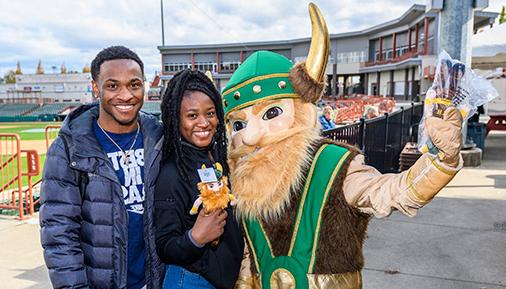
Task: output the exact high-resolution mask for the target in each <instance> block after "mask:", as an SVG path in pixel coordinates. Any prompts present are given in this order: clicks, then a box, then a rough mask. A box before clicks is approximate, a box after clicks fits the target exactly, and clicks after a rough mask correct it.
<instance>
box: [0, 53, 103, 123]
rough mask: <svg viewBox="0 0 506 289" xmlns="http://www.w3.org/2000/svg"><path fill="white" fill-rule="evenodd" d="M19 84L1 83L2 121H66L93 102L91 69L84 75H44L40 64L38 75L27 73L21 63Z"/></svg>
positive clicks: (0, 109)
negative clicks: (23, 70) (84, 104)
mask: <svg viewBox="0 0 506 289" xmlns="http://www.w3.org/2000/svg"><path fill="white" fill-rule="evenodd" d="M15 80H16V81H15V83H2V84H0V121H35V120H49V121H52V120H62V119H63V117H64V116H65V115H66V114H68V113H69V112H70V111H72V110H73V109H74V108H75V107H77V106H79V105H80V104H82V103H86V102H90V101H92V99H93V95H92V90H91V74H90V68H89V67H88V66H86V67H84V68H83V73H77V72H67V69H66V68H65V65H62V67H61V69H60V73H49V74H45V73H44V68H43V66H42V64H41V62H39V65H38V66H37V69H36V72H35V73H34V74H23V73H22V71H21V67H20V65H19V62H18V67H17V69H16V71H15Z"/></svg>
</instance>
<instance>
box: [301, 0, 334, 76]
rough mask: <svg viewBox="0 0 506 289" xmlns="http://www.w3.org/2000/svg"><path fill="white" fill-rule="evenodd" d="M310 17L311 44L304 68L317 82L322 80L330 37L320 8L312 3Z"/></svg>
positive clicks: (310, 4)
mask: <svg viewBox="0 0 506 289" xmlns="http://www.w3.org/2000/svg"><path fill="white" fill-rule="evenodd" d="M309 16H310V17H311V28H312V29H311V46H310V47H309V53H308V55H307V59H306V70H307V73H308V74H309V75H310V76H311V78H312V79H313V80H315V81H317V82H318V83H320V82H322V81H323V75H324V74H325V68H326V67H327V62H328V58H329V51H330V39H329V31H328V30H327V24H326V23H325V19H324V18H323V15H322V13H321V12H320V9H318V6H316V5H315V4H314V3H309Z"/></svg>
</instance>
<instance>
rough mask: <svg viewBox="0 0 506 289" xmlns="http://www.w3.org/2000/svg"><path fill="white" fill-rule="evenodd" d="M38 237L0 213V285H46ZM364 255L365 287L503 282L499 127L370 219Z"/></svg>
mask: <svg viewBox="0 0 506 289" xmlns="http://www.w3.org/2000/svg"><path fill="white" fill-rule="evenodd" d="M39 240H40V237H39V226H38V218H37V216H35V217H33V218H32V219H31V220H29V221H24V222H20V221H16V220H13V219H12V218H9V217H2V216H0V256H1V257H0V277H1V280H2V281H1V284H0V288H9V289H43V288H44V289H45V288H51V285H50V282H49V279H48V276H47V269H46V267H45V265H44V261H43V258H42V249H41V246H40V241H39ZM364 254H365V259H366V263H365V269H364V271H363V276H364V289H401V288H402V289H406V288H410V289H422V288H423V289H426V288H437V289H450V288H459V289H468V288H469V289H479V288H487V289H500V288H506V133H499V132H492V133H491V134H490V135H489V136H488V137H487V140H486V149H485V154H484V158H483V162H482V165H481V166H480V167H477V168H465V169H463V170H462V171H461V172H460V173H459V174H458V175H457V176H456V177H455V179H454V180H453V181H452V182H451V183H450V184H449V186H448V187H447V188H445V189H444V190H443V191H442V192H441V193H440V194H439V195H438V197H436V198H435V199H434V200H433V201H432V202H431V203H430V204H429V205H427V206H426V207H425V208H423V209H422V210H421V211H420V212H419V214H418V216H416V217H415V218H408V217H404V216H402V215H400V214H396V213H394V214H393V215H392V216H391V217H390V218H387V219H382V220H379V219H374V220H372V221H371V224H370V226H369V231H368V239H367V240H366V243H365V251H364Z"/></svg>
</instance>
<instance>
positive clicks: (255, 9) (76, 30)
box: [0, 0, 506, 79]
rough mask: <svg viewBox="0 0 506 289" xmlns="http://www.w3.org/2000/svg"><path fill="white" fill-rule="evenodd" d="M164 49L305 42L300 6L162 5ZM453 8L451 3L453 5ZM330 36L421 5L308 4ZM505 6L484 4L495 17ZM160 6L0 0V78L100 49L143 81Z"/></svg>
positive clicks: (394, 1)
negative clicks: (123, 59)
mask: <svg viewBox="0 0 506 289" xmlns="http://www.w3.org/2000/svg"><path fill="white" fill-rule="evenodd" d="M163 1H164V2H163V5H164V9H163V11H164V22H165V25H164V27H165V44H166V45H185V44H213V43H230V42H247V41H267V40H285V39H294V38H302V37H309V36H310V34H311V27H310V21H309V16H308V12H307V4H308V3H309V1H306V0H296V1H293V0H250V1H237V0H163ZM452 1H456V0H452ZM313 2H314V3H316V4H317V5H318V6H319V7H320V10H321V11H322V13H323V15H324V17H325V19H326V21H327V25H328V28H329V32H330V33H342V32H351V31H358V30H362V29H365V28H368V27H371V26H374V25H377V24H381V23H383V22H386V21H390V20H393V19H395V18H398V17H399V16H401V15H402V14H403V13H404V12H405V11H406V10H407V9H408V8H409V7H411V6H412V5H413V4H425V2H426V1H423V0H416V1H412V0H411V1H410V0H375V1H370V0H314V1H313ZM501 5H506V0H490V1H489V8H487V9H486V11H494V12H500V9H501ZM161 43H162V37H161V17H160V0H143V1H139V0H74V1H68V0H0V77H2V76H3V75H4V74H5V73H6V72H7V71H9V70H13V69H15V68H16V62H17V61H19V62H20V63H21V68H22V70H23V73H34V72H35V68H36V66H37V63H38V61H39V60H41V61H42V64H43V66H44V69H45V72H46V73H55V72H59V71H60V66H61V64H62V63H65V65H66V67H67V69H68V70H76V71H81V70H82V68H83V67H84V66H85V65H89V64H90V63H91V60H93V58H94V56H95V55H96V54H97V53H98V52H99V51H100V50H101V49H103V48H105V47H108V46H112V45H125V46H127V47H129V48H131V49H132V50H134V51H135V52H137V53H138V54H139V56H140V57H141V59H142V60H143V61H144V63H145V70H146V75H147V77H148V79H151V78H152V77H153V75H154V74H155V72H156V71H160V69H161V63H160V53H159V51H158V49H157V46H159V45H161Z"/></svg>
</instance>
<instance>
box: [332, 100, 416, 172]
mask: <svg viewBox="0 0 506 289" xmlns="http://www.w3.org/2000/svg"><path fill="white" fill-rule="evenodd" d="M422 114H423V105H422V104H421V103H412V104H411V105H410V106H409V107H407V108H404V107H401V108H400V109H399V110H397V111H394V112H392V113H385V114H384V115H382V116H379V117H376V118H373V119H367V120H366V119H363V118H361V119H360V121H359V122H356V123H354V124H350V125H346V126H342V127H337V128H334V129H330V130H326V131H323V136H325V137H327V138H330V139H332V140H335V141H341V142H345V143H348V144H350V145H354V146H357V147H358V148H360V149H361V150H362V152H363V153H364V155H365V158H366V163H367V164H368V165H371V166H373V167H375V168H376V169H378V170H379V171H380V172H382V173H390V172H398V171H399V155H400V153H401V151H402V149H403V147H404V146H405V145H406V143H407V142H409V141H416V138H417V136H418V124H419V123H420V120H421V118H422Z"/></svg>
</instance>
